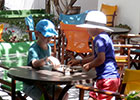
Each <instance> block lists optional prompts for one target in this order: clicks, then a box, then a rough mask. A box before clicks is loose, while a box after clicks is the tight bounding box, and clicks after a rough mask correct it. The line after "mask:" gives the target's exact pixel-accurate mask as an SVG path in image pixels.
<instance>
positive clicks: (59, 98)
mask: <svg viewBox="0 0 140 100" xmlns="http://www.w3.org/2000/svg"><path fill="white" fill-rule="evenodd" d="M72 86H73V85H66V86H65V87H64V88H63V90H62V92H61V93H60V95H59V97H58V100H62V99H63V97H64V95H65V93H66V92H67V91H68V90H69V89H70V88H71V87H72Z"/></svg>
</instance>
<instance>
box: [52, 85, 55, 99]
mask: <svg viewBox="0 0 140 100" xmlns="http://www.w3.org/2000/svg"><path fill="white" fill-rule="evenodd" d="M52 94H53V97H52V100H54V99H55V85H53V91H52Z"/></svg>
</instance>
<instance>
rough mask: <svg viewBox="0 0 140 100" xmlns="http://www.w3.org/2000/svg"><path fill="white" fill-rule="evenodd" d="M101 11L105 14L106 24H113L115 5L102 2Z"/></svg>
mask: <svg viewBox="0 0 140 100" xmlns="http://www.w3.org/2000/svg"><path fill="white" fill-rule="evenodd" d="M101 11H102V12H103V13H104V14H105V15H106V16H107V26H114V19H115V16H116V11H117V5H115V6H111V5H106V4H102V6H101Z"/></svg>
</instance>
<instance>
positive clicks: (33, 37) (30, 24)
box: [25, 15, 36, 41]
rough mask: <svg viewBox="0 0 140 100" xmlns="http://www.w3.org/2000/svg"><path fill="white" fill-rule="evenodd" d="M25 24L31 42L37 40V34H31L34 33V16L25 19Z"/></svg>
mask: <svg viewBox="0 0 140 100" xmlns="http://www.w3.org/2000/svg"><path fill="white" fill-rule="evenodd" d="M25 24H26V26H27V31H28V33H29V40H30V41H33V40H36V35H35V32H31V31H34V20H33V17H32V15H30V16H28V17H26V18H25Z"/></svg>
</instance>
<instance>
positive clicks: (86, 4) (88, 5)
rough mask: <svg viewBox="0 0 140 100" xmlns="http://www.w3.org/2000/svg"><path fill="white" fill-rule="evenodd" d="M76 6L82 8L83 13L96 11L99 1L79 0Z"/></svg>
mask: <svg viewBox="0 0 140 100" xmlns="http://www.w3.org/2000/svg"><path fill="white" fill-rule="evenodd" d="M75 5H80V6H81V13H82V12H84V11H86V10H96V9H97V7H98V0H77V2H76V3H75Z"/></svg>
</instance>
